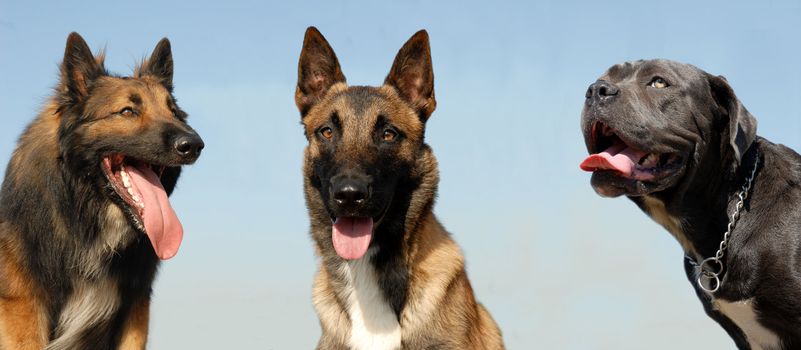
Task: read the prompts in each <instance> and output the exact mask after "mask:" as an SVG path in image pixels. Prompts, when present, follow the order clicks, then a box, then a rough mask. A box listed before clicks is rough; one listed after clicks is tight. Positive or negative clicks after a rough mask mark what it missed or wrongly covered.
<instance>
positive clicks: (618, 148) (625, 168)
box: [579, 142, 648, 176]
mask: <svg viewBox="0 0 801 350" xmlns="http://www.w3.org/2000/svg"><path fill="white" fill-rule="evenodd" d="M646 154H648V153H647V152H643V151H640V150H637V149H634V148H632V147H629V146H626V144H624V143H622V142H618V143H615V144H614V145H612V146H611V147H609V148H607V149H606V150H604V151H603V152H601V153H596V154H591V155H590V156H589V157H587V158H586V159H584V161H583V162H581V164H580V165H579V167H580V168H581V170H584V171H596V170H614V171H617V172H619V173H621V174H622V175H623V176H633V175H634V170H635V168H634V165H635V164H636V163H637V162H638V161H639V160H640V159H641V158H642V157H643V156H645V155H646Z"/></svg>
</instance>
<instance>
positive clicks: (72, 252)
mask: <svg viewBox="0 0 801 350" xmlns="http://www.w3.org/2000/svg"><path fill="white" fill-rule="evenodd" d="M172 73H173V61H172V53H171V49H170V42H169V41H167V39H163V40H161V42H159V43H158V45H157V46H156V48H155V50H154V51H153V54H152V55H151V56H150V58H149V59H148V60H146V61H145V62H144V63H143V64H142V65H141V66H140V67H139V68H137V70H136V72H135V73H134V75H133V76H131V77H117V76H113V75H110V74H109V73H108V72H106V70H105V68H104V66H103V57H102V55H100V57H95V56H93V55H92V52H91V51H90V50H89V47H88V46H87V45H86V42H85V41H84V40H83V39H82V38H81V37H80V36H79V35H78V34H77V33H72V34H71V35H70V36H69V38H68V39H67V47H66V52H65V53H64V62H63V63H62V65H61V80H60V82H59V84H58V86H57V87H56V92H55V94H54V96H53V98H52V99H50V101H49V102H48V103H47V104H46V105H45V107H44V109H43V111H42V112H41V113H40V114H39V116H38V117H37V118H36V119H35V120H34V121H33V123H31V124H30V126H28V129H27V130H26V131H25V132H24V133H23V134H22V136H21V137H20V139H19V144H18V146H17V149H16V151H14V154H13V156H12V158H11V161H10V162H9V164H8V168H7V169H6V177H5V180H4V182H3V187H2V192H0V349H2V350H17V349H36V350H39V349H42V348H44V349H48V350H56V349H143V348H144V347H145V342H146V339H147V331H148V315H149V304H150V293H151V284H152V282H153V278H154V275H155V273H156V267H157V265H158V261H159V258H162V259H166V258H170V257H172V256H173V255H174V254H175V253H176V251H177V250H178V245H179V244H180V242H181V238H182V235H183V229H182V228H181V224H180V222H179V221H178V218H177V217H176V215H175V212H174V211H173V209H172V207H171V206H170V203H169V201H168V199H167V196H168V195H169V194H170V193H171V192H172V190H173V188H174V187H175V183H176V181H177V180H178V175H179V173H180V170H181V165H184V164H190V163H192V162H194V161H195V160H196V159H197V158H198V156H199V155H200V150H201V149H202V148H203V141H202V140H201V139H200V137H199V136H198V135H197V133H195V131H194V130H192V128H191V127H189V125H187V124H186V113H184V112H183V111H181V109H180V108H178V106H177V105H176V104H175V98H173V96H172V75H173V74H172Z"/></svg>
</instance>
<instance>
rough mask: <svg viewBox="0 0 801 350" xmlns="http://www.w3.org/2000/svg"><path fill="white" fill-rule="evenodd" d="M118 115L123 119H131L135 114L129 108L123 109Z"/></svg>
mask: <svg viewBox="0 0 801 350" xmlns="http://www.w3.org/2000/svg"><path fill="white" fill-rule="evenodd" d="M119 113H120V115H121V116H123V117H133V116H134V115H136V112H134V110H133V108H131V107H125V108H123V109H122V110H121V111H120V112H119Z"/></svg>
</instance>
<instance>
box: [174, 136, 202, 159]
mask: <svg viewBox="0 0 801 350" xmlns="http://www.w3.org/2000/svg"><path fill="white" fill-rule="evenodd" d="M205 146H206V145H205V144H204V143H203V139H201V138H200V136H198V135H197V134H194V133H192V134H185V135H181V136H178V138H176V139H175V151H176V152H178V154H179V155H181V157H184V158H197V157H199V156H200V151H202V150H203V147H205Z"/></svg>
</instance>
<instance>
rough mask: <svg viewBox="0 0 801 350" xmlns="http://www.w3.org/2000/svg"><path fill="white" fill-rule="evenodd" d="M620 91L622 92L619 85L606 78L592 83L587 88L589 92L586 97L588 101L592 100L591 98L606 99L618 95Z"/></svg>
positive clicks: (593, 99) (595, 99) (594, 99)
mask: <svg viewBox="0 0 801 350" xmlns="http://www.w3.org/2000/svg"><path fill="white" fill-rule="evenodd" d="M618 92H620V89H618V88H617V86H615V85H613V84H612V83H609V82H607V81H606V80H598V81H596V82H594V83H592V84H591V85H590V87H589V88H587V94H586V95H585V97H586V98H587V102H590V100H592V101H606V100H610V99H612V98H613V97H615V96H617V93H618Z"/></svg>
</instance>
